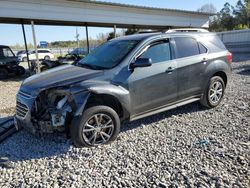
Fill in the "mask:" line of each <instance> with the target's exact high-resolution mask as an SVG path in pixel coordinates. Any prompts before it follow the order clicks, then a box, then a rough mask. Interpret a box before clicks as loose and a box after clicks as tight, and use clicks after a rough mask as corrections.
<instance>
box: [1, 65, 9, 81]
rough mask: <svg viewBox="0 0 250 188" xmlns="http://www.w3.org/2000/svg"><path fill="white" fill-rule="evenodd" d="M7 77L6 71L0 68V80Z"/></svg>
mask: <svg viewBox="0 0 250 188" xmlns="http://www.w3.org/2000/svg"><path fill="white" fill-rule="evenodd" d="M7 77H8V71H7V70H6V69H5V68H0V79H5V78H7Z"/></svg>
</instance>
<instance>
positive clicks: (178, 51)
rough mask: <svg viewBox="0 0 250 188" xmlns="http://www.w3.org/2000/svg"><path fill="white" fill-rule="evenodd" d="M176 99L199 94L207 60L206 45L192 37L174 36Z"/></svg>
mask: <svg viewBox="0 0 250 188" xmlns="http://www.w3.org/2000/svg"><path fill="white" fill-rule="evenodd" d="M174 45H175V56H176V62H177V80H178V81H177V85H178V87H177V88H178V99H180V100H181V99H185V98H189V97H193V96H196V95H199V94H201V92H202V91H201V90H202V85H203V84H205V83H203V80H204V78H203V76H204V69H205V65H206V63H207V62H206V61H207V49H206V47H205V46H204V45H203V44H201V43H200V42H198V41H197V40H196V39H195V38H192V37H175V38H174Z"/></svg>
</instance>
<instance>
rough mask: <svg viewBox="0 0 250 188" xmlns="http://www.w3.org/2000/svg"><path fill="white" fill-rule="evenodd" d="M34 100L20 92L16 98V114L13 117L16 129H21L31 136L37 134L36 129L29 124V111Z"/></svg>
mask: <svg viewBox="0 0 250 188" xmlns="http://www.w3.org/2000/svg"><path fill="white" fill-rule="evenodd" d="M35 98H36V97H33V96H31V95H30V94H28V93H25V92H22V91H21V90H20V91H19V92H18V94H17V96H16V114H15V117H14V118H15V122H16V127H17V128H19V127H23V128H25V129H27V130H28V131H29V132H31V133H32V134H36V133H37V131H36V128H35V127H34V125H33V124H32V122H31V109H32V106H33V103H34V101H35Z"/></svg>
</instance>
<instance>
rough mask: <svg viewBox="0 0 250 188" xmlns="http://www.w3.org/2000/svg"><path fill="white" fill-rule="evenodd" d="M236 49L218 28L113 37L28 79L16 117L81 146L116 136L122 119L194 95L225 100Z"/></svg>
mask: <svg viewBox="0 0 250 188" xmlns="http://www.w3.org/2000/svg"><path fill="white" fill-rule="evenodd" d="M231 63H232V54H231V53H230V52H228V51H227V49H226V48H225V46H224V45H223V43H222V42H221V41H220V39H219V38H218V37H217V36H216V34H213V33H201V32H197V33H191V32H187V33H184V32H183V33H180V32H178V33H147V34H135V35H131V36H124V37H120V38H116V39H113V40H111V41H108V42H106V43H104V44H102V45H100V46H99V47H97V48H96V49H95V50H93V51H92V52H91V53H90V54H88V55H87V56H86V57H85V58H83V59H82V60H80V61H79V63H78V64H76V65H66V66H61V67H58V68H54V69H51V70H48V71H45V72H43V73H40V74H38V75H34V76H31V77H29V78H27V79H26V80H24V82H23V83H22V85H21V87H20V90H19V92H18V94H17V104H16V116H15V119H16V123H17V124H16V125H17V128H19V127H24V128H26V129H28V130H29V131H30V132H32V133H34V134H38V135H41V134H44V133H52V132H55V131H63V132H66V133H67V134H68V135H69V136H70V137H71V139H72V140H73V142H74V144H75V145H76V146H78V147H82V146H97V145H100V144H105V143H109V142H111V141H113V140H114V139H115V138H116V137H117V135H118V133H119V131H120V128H121V123H124V122H126V121H133V120H137V119H140V118H144V117H146V116H150V115H153V114H156V113H159V112H163V111H166V110H169V109H172V108H176V107H178V106H182V105H185V104H188V103H191V102H194V101H200V103H201V105H203V106H205V107H207V108H213V107H216V106H217V105H218V104H219V103H220V102H221V100H222V97H223V95H224V92H225V88H226V85H227V83H228V79H229V77H230V74H231V65H230V64H231Z"/></svg>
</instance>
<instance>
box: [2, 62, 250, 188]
mask: <svg viewBox="0 0 250 188" xmlns="http://www.w3.org/2000/svg"><path fill="white" fill-rule="evenodd" d="M233 68H234V70H233V71H234V73H233V75H232V80H231V82H230V84H229V85H228V88H227V93H226V95H225V98H224V100H223V102H222V104H221V105H220V106H219V107H217V108H215V109H211V110H204V109H202V108H201V107H200V105H199V104H198V103H194V104H190V105H187V106H184V107H181V108H178V109H174V110H171V111H168V112H165V113H161V114H158V115H155V116H152V117H148V118H144V119H142V120H138V121H135V122H133V123H130V124H127V125H125V126H124V127H123V130H122V132H121V133H120V135H119V137H118V139H117V140H116V141H115V142H114V143H112V144H110V145H105V146H102V147H97V148H91V149H88V148H83V149H78V148H74V147H73V146H72V143H71V141H70V140H68V139H66V138H65V136H64V135H47V136H45V137H43V138H41V139H38V138H35V137H33V136H32V135H29V134H28V133H26V132H25V131H21V132H19V133H17V134H15V135H14V136H12V137H11V138H9V139H7V140H6V141H4V142H3V143H2V144H1V145H0V156H5V157H9V159H10V160H11V162H10V165H11V166H12V168H9V169H8V168H5V167H0V187H4V186H6V187H13V186H18V187H26V186H37V187H39V186H41V187H79V186H81V187H167V186H170V187H249V185H250V150H249V149H250V145H249V143H250V128H249V125H250V109H249V106H250V61H249V62H239V63H234V64H233ZM2 84H3V83H2V82H1V83H0V90H1V94H0V98H1V101H0V104H1V109H5V108H3V106H4V105H5V106H7V107H8V108H9V107H13V104H14V103H15V102H14V98H13V97H14V93H15V92H16V91H17V87H18V86H19V82H18V83H15V82H10V84H9V83H8V84H5V85H2ZM5 88H6V90H5ZM3 91H8V94H5V93H3ZM9 93H11V95H10V94H9ZM2 96H4V97H5V98H4V100H3V98H2ZM9 99H11V101H9ZM7 114H8V113H7ZM0 115H1V116H4V115H6V113H5V112H4V113H2V111H1V112H0Z"/></svg>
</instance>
